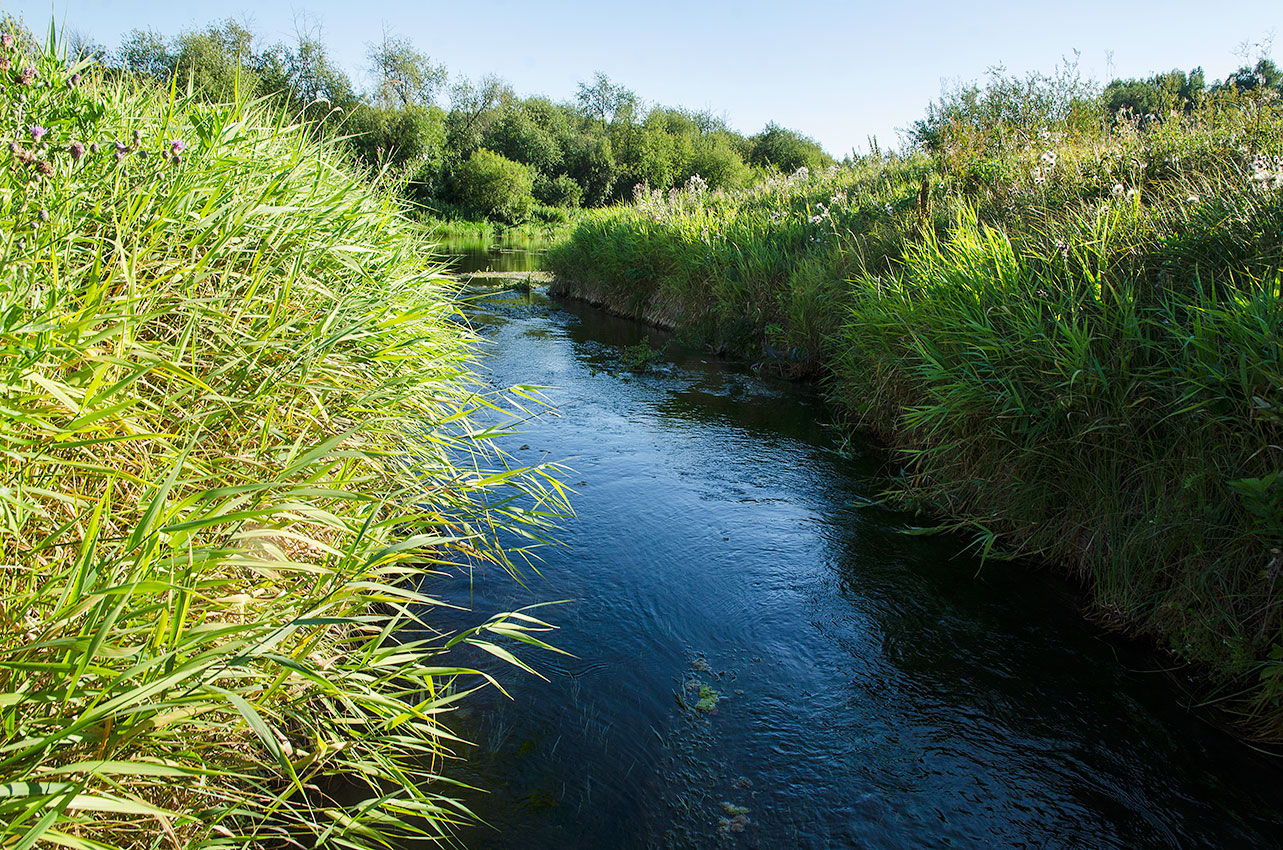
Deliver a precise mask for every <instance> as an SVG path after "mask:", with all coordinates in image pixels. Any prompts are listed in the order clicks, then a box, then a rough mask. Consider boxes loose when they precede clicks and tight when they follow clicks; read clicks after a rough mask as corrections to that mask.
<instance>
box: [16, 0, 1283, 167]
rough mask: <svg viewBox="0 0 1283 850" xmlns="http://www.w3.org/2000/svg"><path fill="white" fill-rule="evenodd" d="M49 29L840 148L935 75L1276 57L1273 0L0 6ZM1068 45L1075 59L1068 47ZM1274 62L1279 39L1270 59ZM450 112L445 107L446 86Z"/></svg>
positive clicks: (307, 0) (903, 117) (1125, 72)
mask: <svg viewBox="0 0 1283 850" xmlns="http://www.w3.org/2000/svg"><path fill="white" fill-rule="evenodd" d="M0 8H3V9H4V10H5V11H8V12H10V13H14V14H19V15H21V16H22V18H23V19H24V20H25V21H26V23H27V25H28V26H30V27H32V28H33V29H37V30H39V31H42V30H43V29H44V28H45V27H47V26H48V24H49V22H50V20H51V18H52V20H53V21H54V22H55V24H56V25H57V26H58V27H59V28H64V27H65V28H66V29H67V30H75V31H78V32H80V33H81V34H83V35H86V36H88V37H90V38H92V39H93V40H95V41H97V42H99V43H101V44H103V45H105V46H106V47H107V48H109V49H115V48H116V47H118V46H119V45H120V41H121V37H122V35H124V34H125V33H128V32H129V31H130V30H133V29H153V30H156V31H157V32H159V33H161V34H163V35H165V36H173V35H176V34H178V33H179V32H181V31H184V30H190V29H201V28H204V26H205V25H206V24H209V23H211V22H215V21H221V20H224V19H226V18H229V17H230V18H235V19H237V20H239V21H242V22H247V23H249V24H250V26H251V28H252V29H253V30H254V31H255V32H256V33H258V35H259V38H260V40H261V41H260V44H259V45H258V46H259V47H261V46H265V45H267V44H271V43H273V42H276V41H291V40H292V39H293V36H294V34H295V33H296V32H297V31H298V29H299V27H300V26H303V27H311V26H317V25H319V26H320V28H321V32H322V36H323V39H324V41H325V43H326V44H327V46H328V48H329V50H330V54H331V56H333V57H334V58H335V59H336V60H337V61H338V62H339V64H340V65H342V66H343V67H344V69H345V70H346V71H347V72H348V74H349V75H350V76H351V77H352V79H353V80H354V81H355V82H357V83H358V84H362V83H368V81H369V78H368V75H367V74H366V72H365V66H366V64H367V62H366V58H365V57H366V53H367V50H368V47H369V45H370V44H371V43H373V42H376V41H379V40H381V38H382V35H383V33H384V32H385V31H387V32H390V33H392V34H394V35H398V36H403V37H406V38H408V39H410V40H411V41H412V42H414V44H415V45H416V47H417V48H418V49H419V50H420V51H422V52H424V53H426V54H428V55H429V56H430V57H431V58H432V60H433V61H434V62H436V63H440V64H444V65H445V66H446V68H447V70H448V71H449V72H450V75H451V79H452V80H454V79H457V78H458V77H459V76H461V75H462V76H466V77H470V78H474V79H475V78H478V77H481V76H483V75H485V74H490V73H494V74H497V75H499V76H500V77H502V78H503V79H505V80H506V81H507V82H508V83H509V84H510V85H512V87H513V88H514V89H515V90H516V91H517V93H518V94H520V95H523V96H526V95H535V94H542V95H547V96H549V97H551V98H552V99H553V100H558V101H561V100H572V99H573V98H574V96H575V93H576V91H577V84H578V83H579V82H581V81H588V80H591V79H592V77H593V74H594V73H596V72H598V71H600V72H602V73H605V74H606V75H607V76H609V77H610V79H611V81H612V82H614V83H616V84H620V85H623V86H626V87H627V88H630V89H632V90H633V91H634V92H636V94H637V95H638V96H639V97H640V98H641V99H642V100H643V101H644V102H646V103H649V104H663V105H665V106H681V107H686V108H688V109H694V110H708V111H710V112H712V113H713V114H715V115H719V116H721V117H723V118H724V119H726V120H727V122H728V123H729V124H730V125H731V126H732V127H734V128H735V129H737V130H739V131H741V132H743V133H749V134H751V133H755V132H758V131H759V130H761V129H762V127H763V126H765V124H766V123H767V122H768V121H774V122H776V123H778V124H781V125H783V126H785V127H789V128H791V129H794V130H797V131H799V132H801V133H803V134H804V135H807V136H810V137H812V138H814V139H816V140H818V141H819V142H820V143H821V144H822V145H823V146H824V148H825V149H826V150H827V151H828V152H829V153H831V154H833V155H835V156H837V157H839V158H841V157H842V156H844V155H846V154H848V153H850V152H851V151H852V150H855V151H866V150H868V147H869V139H870V138H871V137H876V138H877V139H878V142H879V144H880V145H881V146H882V147H883V148H884V149H885V148H888V147H894V146H895V145H896V144H897V143H898V138H899V137H898V133H897V131H898V130H899V129H902V128H905V127H908V126H909V125H910V124H912V122H913V121H915V120H916V119H918V118H920V117H922V116H923V115H924V114H925V111H926V108H927V105H928V104H929V103H931V102H932V101H934V100H936V99H937V98H938V97H939V96H940V93H941V91H942V88H943V87H944V86H948V85H952V84H956V83H958V82H962V83H968V82H973V81H982V82H983V80H984V79H985V76H986V74H987V73H988V72H989V70H990V69H991V68H995V67H999V66H1000V67H1002V68H1005V70H1006V72H1007V73H1009V74H1018V75H1024V74H1026V73H1028V72H1031V71H1038V72H1043V73H1048V74H1050V73H1053V72H1054V71H1055V70H1056V67H1057V65H1058V64H1061V63H1063V62H1065V61H1069V62H1073V61H1075V55H1077V60H1076V61H1077V63H1078V69H1079V71H1080V73H1081V74H1082V76H1083V77H1084V78H1087V79H1093V80H1096V81H1098V82H1103V81H1106V80H1108V79H1111V78H1113V77H1143V76H1148V75H1150V74H1153V73H1156V72H1159V71H1167V70H1171V69H1172V68H1181V69H1184V70H1189V69H1191V68H1193V67H1195V66H1202V67H1203V69H1204V70H1205V72H1206V74H1207V78H1208V80H1209V82H1210V81H1211V80H1213V79H1221V78H1223V77H1225V76H1226V75H1227V74H1229V73H1230V72H1232V71H1233V70H1234V69H1236V68H1237V67H1239V66H1240V65H1243V64H1245V58H1244V57H1246V60H1247V61H1251V62H1255V60H1256V58H1257V57H1258V56H1260V55H1271V53H1270V52H1269V49H1268V48H1269V45H1270V42H1271V41H1272V39H1273V36H1274V34H1275V33H1278V34H1279V36H1280V38H1281V39H1283V3H1279V2H1277V0H1275V2H1255V0H1245V1H1244V2H1233V0H1230V2H1220V3H1208V2H1206V0H1202V2H1187V1H1186V0H1173V2H1163V3H1160V2H1126V0H1083V1H1082V2H1076V3H1074V4H1073V5H1072V6H1071V5H1069V4H1064V5H1058V4H1053V3H1038V2H1023V3H1011V2H1007V3H992V2H971V3H966V4H964V3H959V2H948V0H923V2H918V3H911V4H900V3H895V2H878V3H866V2H845V3H843V2H828V1H827V0H825V1H824V2H821V0H791V2H778V0H777V2H763V0H740V2H725V1H724V0H714V1H713V2H700V0H644V2H629V3H609V2H601V0H597V2H571V0H541V2H529V0H527V2H520V0H467V2H459V0H454V2H450V3H444V2H439V0H411V2H405V0H403V2H388V0H359V2H352V0H294V2H286V3H281V2H273V0H260V2H257V3H255V2H248V0H202V2H198V3H177V2H164V3H161V2H154V0H52V2H51V0H43V2H35V1H34V0H20V2H17V3H14V2H13V0H0ZM1075 51H1077V54H1075ZM1276 59H1277V60H1278V61H1280V63H1281V64H1283V40H1281V41H1280V42H1279V52H1278V56H1277V57H1276ZM442 105H447V103H446V98H445V97H442Z"/></svg>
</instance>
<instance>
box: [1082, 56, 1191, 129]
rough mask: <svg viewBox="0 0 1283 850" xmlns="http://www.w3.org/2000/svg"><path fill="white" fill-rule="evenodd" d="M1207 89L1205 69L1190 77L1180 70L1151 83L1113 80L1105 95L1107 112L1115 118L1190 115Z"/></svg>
mask: <svg viewBox="0 0 1283 850" xmlns="http://www.w3.org/2000/svg"><path fill="white" fill-rule="evenodd" d="M1205 89H1206V81H1205V80H1204V78H1203V69H1202V68H1195V69H1194V70H1193V71H1190V72H1189V74H1186V73H1185V72H1184V71H1182V70H1180V69H1176V70H1173V71H1169V72H1167V73H1165V74H1155V75H1154V76H1152V77H1150V78H1149V79H1147V80H1113V81H1112V82H1110V84H1109V85H1107V86H1105V91H1104V92H1103V98H1104V107H1105V112H1106V114H1108V115H1110V116H1112V117H1115V118H1116V117H1117V116H1118V115H1119V113H1122V112H1126V113H1127V114H1128V115H1132V116H1148V115H1153V116H1166V115H1167V114H1168V113H1169V112H1172V111H1176V112H1181V113H1187V112H1191V111H1193V110H1194V109H1195V108H1197V106H1198V104H1199V103H1200V102H1201V101H1202V99H1203V93H1204V90H1205Z"/></svg>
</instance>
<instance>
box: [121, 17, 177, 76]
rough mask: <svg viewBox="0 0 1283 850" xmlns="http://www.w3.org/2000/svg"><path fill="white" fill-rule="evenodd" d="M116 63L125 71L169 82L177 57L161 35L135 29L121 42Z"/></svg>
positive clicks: (150, 30)
mask: <svg viewBox="0 0 1283 850" xmlns="http://www.w3.org/2000/svg"><path fill="white" fill-rule="evenodd" d="M116 61H117V62H118V63H119V65H120V67H121V68H122V69H123V70H126V71H133V72H135V73H138V74H146V75H147V76H149V77H155V78H156V79H158V80H168V79H169V77H170V75H171V74H172V73H173V72H174V65H175V63H176V62H177V57H176V56H174V55H173V54H172V53H170V52H169V47H168V45H166V44H165V39H164V38H163V37H162V36H161V34H160V33H158V32H156V31H155V30H152V29H148V30H140V29H134V30H130V31H129V32H128V33H127V34H126V35H125V36H124V38H123V39H122V40H121V43H120V50H118V51H116Z"/></svg>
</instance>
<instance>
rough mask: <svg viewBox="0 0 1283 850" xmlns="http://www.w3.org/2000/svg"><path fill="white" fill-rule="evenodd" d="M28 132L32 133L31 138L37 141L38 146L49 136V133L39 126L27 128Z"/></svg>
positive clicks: (33, 125)
mask: <svg viewBox="0 0 1283 850" xmlns="http://www.w3.org/2000/svg"><path fill="white" fill-rule="evenodd" d="M27 131H28V132H30V133H31V138H33V139H35V141H36V143H37V144H38V143H39V142H40V140H41V139H42V138H43V137H45V136H47V135H48V134H49V131H48V130H46V129H45V128H44V127H41V126H40V125H39V124H32V125H31V126H30V127H28V128H27Z"/></svg>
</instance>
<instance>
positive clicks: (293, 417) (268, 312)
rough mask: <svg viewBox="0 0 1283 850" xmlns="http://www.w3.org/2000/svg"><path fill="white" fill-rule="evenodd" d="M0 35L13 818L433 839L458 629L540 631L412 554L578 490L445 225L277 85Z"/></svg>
mask: <svg viewBox="0 0 1283 850" xmlns="http://www.w3.org/2000/svg"><path fill="white" fill-rule="evenodd" d="M0 52H2V57H3V60H4V61H3V64H5V66H6V67H7V68H8V70H5V71H3V72H0V106H2V112H0V114H2V115H3V116H4V123H3V127H2V128H0V132H3V134H4V136H5V141H6V142H7V143H9V152H8V154H7V155H6V157H5V161H4V163H3V165H2V166H0V222H2V225H0V229H2V230H3V233H2V235H0V251H2V252H3V253H2V257H0V405H2V406H3V414H2V415H0V522H2V523H3V526H4V530H3V535H2V537H0V847H6V848H27V847H32V846H37V845H38V846H50V845H59V846H63V847H72V848H109V847H111V848H114V847H141V846H147V847H159V846H174V847H213V846H282V847H284V846H320V845H322V844H324V845H325V846H336V847H377V846H390V845H391V844H392V843H393V841H394V840H396V836H398V835H418V836H423V837H428V838H434V839H441V838H443V837H445V836H448V835H449V833H450V831H451V829H452V826H453V825H454V824H457V823H458V822H460V821H461V820H463V819H466V818H468V817H469V816H470V815H469V812H468V811H467V810H466V809H465V808H463V807H462V806H461V805H460V804H458V803H456V802H453V800H452V798H451V794H450V789H451V787H452V784H451V781H450V780H449V778H448V776H447V774H446V773H444V772H443V767H444V766H445V763H446V761H447V760H448V759H449V758H450V756H451V751H450V748H451V745H452V743H453V740H454V739H453V738H452V736H451V734H450V732H449V730H448V728H447V726H446V725H445V724H444V723H443V718H444V717H445V716H446V715H447V714H448V712H449V711H450V710H451V707H452V706H453V705H454V703H455V702H456V701H457V700H459V699H461V698H463V697H465V696H466V694H467V693H468V691H469V690H470V689H471V688H474V687H477V686H479V685H483V684H485V681H486V680H485V677H483V676H480V675H479V674H475V673H473V672H472V671H468V670H464V669H460V668H458V667H456V666H455V665H453V664H452V663H451V662H450V659H449V656H448V654H446V653H447V651H448V649H449V648H450V647H451V646H454V645H456V644H458V643H460V642H463V641H466V642H470V643H473V644H476V645H478V646H480V647H481V648H483V649H486V650H488V651H490V652H493V653H494V654H496V655H499V656H500V657H503V658H507V659H509V660H512V661H514V662H516V663H520V662H517V660H516V658H515V656H513V655H512V654H511V652H510V650H509V649H507V648H505V646H504V644H508V645H511V644H512V641H514V640H515V641H519V642H520V641H524V642H526V643H528V644H535V645H543V644H542V641H541V640H540V638H539V637H538V634H539V632H540V630H541V629H543V628H545V627H544V626H543V624H542V623H540V622H539V621H538V620H537V619H535V618H534V617H532V616H531V615H530V614H529V613H522V612H516V613H509V614H499V615H495V616H494V617H493V618H492V619H489V620H487V621H486V622H484V623H483V624H482V625H480V626H478V627H477V628H475V629H472V630H469V631H467V632H465V633H463V634H453V635H448V634H442V633H439V632H438V631H436V630H434V629H433V628H432V625H431V621H432V612H433V610H434V609H435V608H436V607H437V606H438V605H439V604H440V603H438V602H437V601H435V600H434V599H432V598H431V597H430V596H429V595H427V594H426V593H425V592H424V591H423V589H422V585H423V582H424V580H425V579H426V578H427V577H429V576H431V575H433V574H436V573H440V572H442V571H446V570H448V569H449V568H450V566H449V565H451V564H452V563H456V562H461V561H462V560H464V559H467V560H468V561H470V562H473V563H475V562H477V561H489V562H492V563H495V564H499V565H507V566H511V565H512V561H511V557H512V556H513V555H514V554H520V552H521V551H522V547H521V546H520V545H517V546H516V547H515V549H514V550H513V551H510V552H504V551H502V550H501V549H500V548H499V547H498V546H497V545H496V543H495V540H496V536H497V535H498V534H499V532H500V530H501V529H506V530H507V531H508V532H510V533H513V534H516V535H523V536H524V537H517V538H516V539H517V540H521V539H525V540H527V541H528V542H530V543H532V544H533V543H536V542H538V539H539V537H540V535H541V533H542V532H541V529H543V528H544V527H545V526H546V524H547V522H548V521H549V519H550V516H551V515H552V514H554V513H557V512H560V511H564V510H565V509H566V506H565V503H564V498H563V494H562V491H561V489H560V485H559V484H558V483H557V481H556V480H555V478H554V477H553V475H552V474H551V471H550V470H549V469H548V468H544V467H537V468H509V467H507V466H506V465H504V464H503V463H502V459H501V458H499V457H498V456H497V455H495V454H494V452H492V451H491V450H489V449H487V445H486V444H487V442H488V440H489V438H491V437H492V436H494V434H495V433H497V432H498V428H497V427H496V428H485V427H482V426H480V425H476V424H473V420H472V416H473V414H474V413H476V412H477V411H479V410H482V409H487V408H495V409H498V408H500V407H503V408H504V409H510V408H509V407H507V405H508V402H503V401H501V400H499V399H496V398H490V397H487V396H485V395H482V394H480V393H479V392H478V387H477V384H476V382H475V381H474V380H473V379H472V377H471V375H470V373H469V358H470V356H471V353H472V347H471V342H470V340H469V336H468V333H467V331H466V329H465V327H464V325H463V323H462V322H461V321H460V320H459V318H458V315H457V314H456V313H455V311H454V309H453V307H452V306H451V302H450V284H449V283H448V282H446V281H444V280H443V279H442V278H441V276H440V271H441V269H440V266H439V265H438V264H437V263H436V262H435V261H433V260H431V259H430V258H431V256H432V246H431V244H430V243H429V242H427V241H426V237H425V235H424V233H423V232H422V231H421V229H419V228H418V227H416V226H414V225H413V224H412V223H410V222H409V221H408V219H407V218H406V217H405V216H404V215H403V214H402V212H401V211H400V210H399V209H398V208H397V207H396V205H395V204H393V203H392V202H390V201H389V200H388V199H387V198H386V197H384V196H381V195H380V194H378V193H377V192H376V191H374V190H372V189H371V188H370V187H369V186H368V185H367V184H365V183H363V182H362V181H361V180H360V179H358V178H357V177H355V176H354V174H355V172H354V171H353V170H352V169H351V168H349V166H348V164H347V163H346V162H345V161H344V160H343V158H342V157H341V156H340V155H339V154H338V152H337V151H336V150H335V149H334V148H333V147H332V146H331V145H328V144H325V143H321V142H318V141H317V140H316V134H314V133H309V132H308V131H307V130H306V129H304V128H302V127H300V126H297V125H293V124H290V123H289V122H288V121H287V119H285V118H282V117H280V116H278V115H276V114H274V113H273V112H272V111H271V110H269V109H267V108H265V107H264V106H263V105H261V104H255V103H253V102H247V101H246V100H244V99H240V100H238V101H236V102H233V103H229V104H221V105H219V104H208V103H199V102H197V101H196V100H195V99H193V98H191V97H190V96H188V95H187V94H185V93H183V92H182V91H178V90H175V89H173V88H171V89H170V90H168V91H165V90H158V89H156V88H154V87H150V86H145V85H135V84H133V83H131V82H130V81H128V80H120V79H116V80H115V81H111V80H104V79H102V78H101V77H100V76H99V73H98V71H97V70H96V69H94V68H93V67H90V66H88V65H78V66H75V67H68V66H67V65H66V64H65V62H64V60H63V58H62V57H61V56H60V55H59V53H58V50H57V47H56V45H55V43H54V38H53V34H52V33H51V34H50V37H49V39H48V41H47V42H46V43H44V44H34V43H32V42H31V41H30V40H29V39H28V38H26V37H24V36H23V35H22V34H21V33H10V34H9V35H6V36H4V37H0ZM425 258H427V259H425ZM523 394H524V396H525V397H527V398H533V397H534V396H533V394H532V393H531V392H529V391H527V390H518V395H523ZM490 412H491V411H489V410H487V413H488V414H489V413H490ZM490 418H491V419H493V416H491V417H490ZM490 466H495V467H496V469H495V470H494V471H492V470H490V469H489V468H488V467H490Z"/></svg>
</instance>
